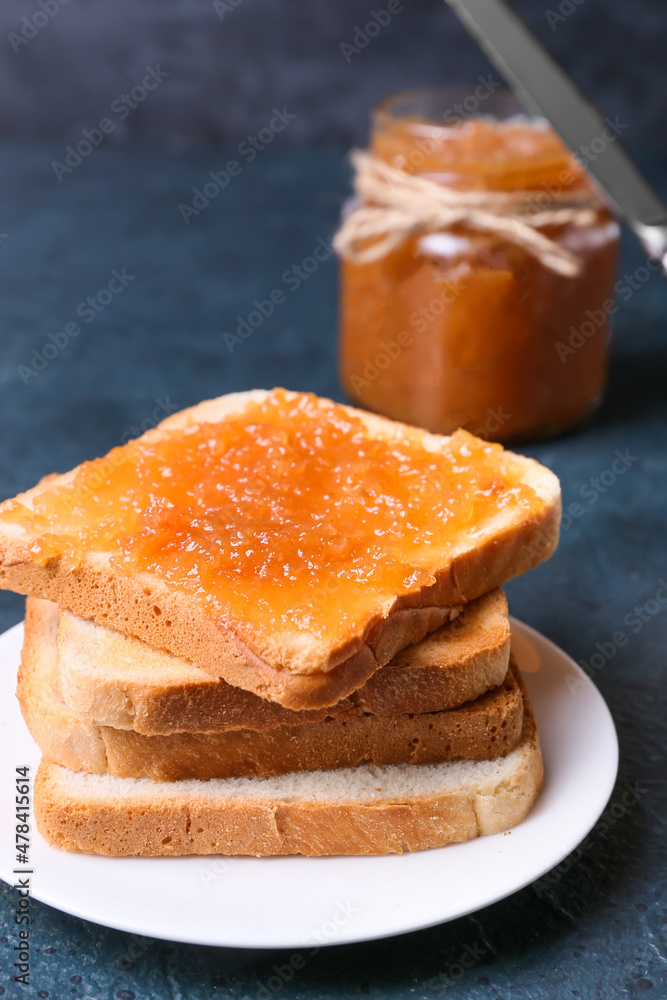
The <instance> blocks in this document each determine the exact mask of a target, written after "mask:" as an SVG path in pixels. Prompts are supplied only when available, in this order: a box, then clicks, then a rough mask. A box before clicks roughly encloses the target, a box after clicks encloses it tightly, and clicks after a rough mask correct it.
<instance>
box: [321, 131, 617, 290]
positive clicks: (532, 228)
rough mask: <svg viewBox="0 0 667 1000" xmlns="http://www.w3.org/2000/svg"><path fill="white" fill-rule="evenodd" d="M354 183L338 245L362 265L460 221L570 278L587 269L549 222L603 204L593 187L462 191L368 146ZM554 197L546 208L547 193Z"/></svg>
mask: <svg viewBox="0 0 667 1000" xmlns="http://www.w3.org/2000/svg"><path fill="white" fill-rule="evenodd" d="M350 159H351V161H352V164H353V166H354V168H355V178H354V190H355V192H356V194H357V196H358V198H359V201H360V203H359V204H358V206H357V207H355V208H354V209H353V210H352V212H351V213H350V214H349V215H348V216H347V218H346V219H345V220H344V221H343V223H342V225H341V227H340V229H339V230H338V232H337V233H336V235H335V237H334V240H333V246H334V249H335V250H336V251H337V252H338V253H339V254H341V256H343V257H345V258H347V259H348V260H351V261H353V262H355V263H358V264H366V263H370V262H372V261H375V260H380V259H381V258H382V257H385V256H386V255H387V254H388V253H390V252H391V251H392V250H394V249H395V248H396V247H397V246H399V244H400V243H402V242H403V241H404V240H405V239H406V238H407V237H409V236H413V235H415V234H418V233H429V232H437V231H445V230H448V229H451V228H452V227H454V226H459V227H462V228H465V229H470V230H477V231H481V232H487V233H493V234H495V235H496V236H499V237H501V238H502V239H503V240H505V241H507V242H508V243H513V244H514V245H515V246H518V247H521V248H523V249H524V250H525V251H526V252H528V253H530V254H531V255H532V256H534V257H536V258H537V259H538V260H539V261H540V262H541V263H542V264H543V266H544V267H546V268H548V269H549V270H551V271H555V272H556V273H557V274H562V275H564V276H565V277H575V276H576V275H577V274H579V273H580V271H581V262H580V260H579V258H578V257H577V256H576V255H575V254H573V253H571V252H570V251H569V250H566V249H565V247H563V246H561V245H560V244H559V243H557V242H556V241H555V240H554V239H551V238H550V237H548V236H545V235H544V233H541V232H539V230H540V229H541V228H542V227H545V226H564V225H568V224H569V225H574V226H578V227H579V226H590V225H593V224H594V223H595V221H596V215H597V213H598V212H599V211H600V210H601V209H603V208H604V203H603V201H602V199H601V198H600V197H599V196H598V195H597V194H596V193H595V192H594V191H591V190H587V191H582V192H581V193H572V192H568V191H565V190H563V191H561V192H559V191H556V192H553V193H552V192H549V193H547V192H545V191H511V192H502V191H461V190H456V189H453V188H451V187H447V186H445V185H443V184H438V183H437V182H435V181H432V180H429V179H428V178H427V177H420V176H417V175H415V174H409V173H406V172H405V171H403V170H397V169H396V168H394V167H390V166H389V165H388V164H387V163H385V162H384V161H383V160H381V159H379V158H378V157H376V156H374V155H373V154H371V153H368V152H365V151H364V150H360V149H357V150H353V151H352V153H351V154H350ZM545 199H547V200H548V202H549V203H550V205H549V207H547V208H545V207H544V204H542V203H543V202H544V200H545Z"/></svg>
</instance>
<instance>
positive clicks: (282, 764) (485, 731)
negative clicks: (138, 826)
mask: <svg viewBox="0 0 667 1000" xmlns="http://www.w3.org/2000/svg"><path fill="white" fill-rule="evenodd" d="M43 611H44V606H43V605H38V606H37V607H36V608H35V607H34V606H33V609H32V620H31V621H30V622H29V625H28V628H27V630H26V640H25V642H24V647H23V652H22V656H21V669H20V672H19V683H18V692H17V693H18V698H19V703H20V705H21V711H22V713H23V717H24V719H25V721H26V724H27V726H28V729H29V730H30V732H31V734H32V736H33V738H34V740H35V741H36V743H37V744H38V746H39V747H40V749H41V751H42V753H43V754H44V757H45V758H47V759H49V760H51V761H53V762H54V763H57V764H62V765H64V766H66V767H71V768H72V769H73V770H77V771H90V772H93V773H109V774H113V775H116V776H117V777H132V778H141V777H149V778H152V779H153V780H155V781H178V780H184V779H188V778H197V779H208V778H232V777H254V776H266V775H272V774H285V773H288V772H290V771H303V770H308V771H315V770H327V769H333V768H340V767H351V766H355V765H357V764H361V763H373V764H376V765H383V764H399V763H411V764H421V763H439V762H440V761H442V760H449V759H453V758H456V757H466V758H468V759H472V760H484V759H489V758H491V757H495V756H500V755H505V754H507V753H509V752H511V750H513V749H514V747H515V746H516V744H517V743H518V741H519V738H520V735H521V727H522V723H523V700H522V697H521V692H520V689H519V686H518V682H517V680H516V676H515V674H514V673H513V672H512V671H510V672H508V675H507V677H506V679H505V682H504V684H503V685H501V686H500V687H498V688H495V689H494V690H493V691H489V692H487V693H486V694H485V695H482V696H481V698H478V699H477V700H476V701H474V702H469V703H467V704H466V705H463V706H461V707H460V708H457V709H454V710H452V711H449V712H435V713H426V714H423V715H417V716H412V715H400V716H373V715H368V714H363V715H356V716H354V715H350V716H343V717H341V718H336V719H328V720H327V721H324V722H305V723H300V724H298V725H289V726H277V727H274V728H272V729H269V730H260V731H257V730H244V729H233V730H228V731H226V732H214V733H172V734H171V735H168V736H142V735H141V734H139V733H136V732H134V731H133V730H122V729H113V728H111V727H108V726H96V725H95V724H91V723H89V722H86V721H84V720H82V719H79V718H78V717H77V716H76V715H75V714H74V713H73V712H71V711H70V710H69V709H68V708H67V706H66V705H65V704H64V703H63V701H62V698H61V697H60V692H59V689H58V648H57V642H56V636H55V634H54V631H53V626H52V621H49V620H48V618H47V616H46V615H44V614H42V612H43ZM47 611H48V609H47ZM51 617H52V616H51Z"/></svg>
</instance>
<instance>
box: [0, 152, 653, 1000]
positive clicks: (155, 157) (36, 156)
mask: <svg viewBox="0 0 667 1000" xmlns="http://www.w3.org/2000/svg"><path fill="white" fill-rule="evenodd" d="M61 158H62V153H61V151H60V150H57V149H52V148H47V147H43V148H35V147H32V148H16V147H5V148H2V149H0V204H1V212H0V229H1V230H2V235H1V236H0V289H1V291H0V337H1V339H2V349H1V351H0V427H1V428H2V432H1V433H2V446H1V448H0V498H4V497H7V496H11V495H13V494H14V493H16V492H17V491H19V490H22V489H25V488H27V487H29V486H31V485H33V484H34V483H35V481H36V480H37V479H38V478H39V477H40V476H42V475H44V474H45V473H47V472H51V471H53V470H59V471H64V470H66V469H68V468H70V467H71V466H73V465H75V464H77V463H78V462H80V461H81V460H83V459H85V458H90V457H93V456H95V455H99V454H103V453H104V452H106V451H107V450H108V449H109V448H110V447H112V446H113V445H115V444H117V443H118V442H119V441H120V440H121V439H127V437H128V436H130V435H132V434H135V433H137V428H140V427H141V426H142V423H143V426H144V427H147V426H149V425H150V422H151V421H153V420H155V419H156V418H157V419H160V418H161V416H162V415H163V410H164V409H168V408H170V407H171V408H180V407H183V406H187V405H189V404H191V403H195V402H197V401H198V400H200V399H204V398H207V397H211V396H216V395H220V394H221V393H225V392H229V391H231V390H238V389H246V388H250V387H253V386H271V385H285V386H287V387H289V388H295V389H297V388H299V389H309V390H312V391H315V392H318V393H321V394H324V395H328V396H332V397H334V398H337V399H342V398H343V397H342V394H341V389H340V385H339V383H338V379H337V374H336V363H335V350H336V297H337V268H336V263H335V261H334V260H333V258H331V257H330V256H329V257H328V258H327V259H325V260H323V261H322V262H321V263H319V265H318V267H317V269H316V270H314V271H313V272H312V273H311V274H309V275H306V273H305V272H304V271H300V272H299V270H294V269H295V268H297V269H300V265H301V262H302V261H303V260H304V259H305V258H307V257H309V256H311V255H312V252H313V250H314V248H315V247H316V246H318V245H319V246H322V245H323V244H322V243H321V242H319V243H318V241H320V240H321V241H323V243H324V244H326V242H327V240H328V239H329V237H330V235H331V234H332V232H333V231H334V229H335V226H336V221H337V218H338V214H339V211H340V205H341V202H342V200H343V198H344V196H345V192H346V190H347V185H348V173H347V169H346V167H345V164H344V160H343V153H342V151H340V150H335V149H328V150H327V149H320V150H316V149H315V150H302V151H293V152H282V153H278V152H277V151H271V150H267V151H266V152H264V153H263V154H262V155H260V156H258V157H257V159H256V160H255V161H254V162H253V163H251V164H247V165H245V166H244V168H243V171H242V173H241V174H240V175H239V176H236V177H233V178H232V179H231V180H230V183H229V185H228V186H227V187H226V188H225V190H224V191H222V192H221V193H218V194H216V195H214V197H212V198H211V199H210V202H209V204H204V200H201V199H200V200H199V201H198V205H199V206H200V207H199V209H198V213H199V214H197V215H192V216H191V217H190V218H189V221H188V222H187V223H186V222H185V221H184V218H183V214H184V213H183V211H182V210H181V209H179V205H188V204H190V205H191V204H192V200H193V190H194V188H200V189H202V188H203V185H204V184H206V183H207V181H208V180H209V177H208V174H209V171H217V170H221V169H223V168H224V166H225V164H226V162H227V160H228V159H229V155H228V153H227V152H226V151H225V150H220V149H211V150H208V151H206V152H201V153H198V154H196V155H189V156H187V157H182V158H174V157H171V156H168V155H166V154H162V153H158V152H151V151H146V150H129V151H104V150H96V151H95V152H94V153H93V154H92V155H91V156H90V157H88V158H87V159H86V160H84V161H83V162H82V163H81V164H80V165H79V166H77V167H76V168H75V169H73V170H72V172H71V173H69V174H66V175H65V176H64V177H63V180H62V181H61V182H59V181H58V180H57V179H56V177H55V174H54V171H53V169H52V167H51V163H52V161H53V160H54V159H61ZM652 169H653V176H654V178H656V179H657V181H658V182H660V179H661V177H666V176H667V172H666V171H665V170H664V169H661V168H660V165H657V166H656V165H655V164H653V165H652ZM208 190H209V192H211V189H210V188H209V189H208ZM185 214H187V213H185ZM319 256H321V257H326V254H325V253H324V252H322V253H320V254H319ZM643 262H644V257H643V254H642V251H641V249H640V248H639V246H638V245H637V244H636V243H635V241H634V240H633V239H632V238H631V237H628V238H627V239H626V241H625V247H624V258H623V263H622V272H621V273H622V274H628V275H630V276H631V277H632V276H633V275H636V276H637V275H638V276H640V277H641V278H643V277H644V272H641V271H637V270H636V269H637V268H641V266H642V264H643ZM114 269H115V270H116V271H117V272H120V273H121V274H124V275H125V276H126V277H125V279H124V287H121V286H122V285H123V282H116V283H115V284H114V288H116V289H117V293H116V294H113V295H112V296H111V301H110V302H108V303H107V304H105V305H104V307H103V309H102V311H100V312H94V318H92V319H90V321H89V322H86V317H87V316H88V317H90V312H86V306H85V300H86V299H87V298H88V297H91V296H92V297H95V296H97V293H98V291H99V290H100V289H105V288H106V287H107V286H108V283H109V281H110V279H111V277H112V271H113V270H114ZM123 269H125V270H123ZM299 273H301V274H302V275H304V278H303V280H301V279H299V281H298V282H297V280H296V279H297V278H298V275H299ZM130 276H131V278H130ZM294 276H296V278H295V277H294ZM633 280H634V284H635V285H636V288H635V290H634V291H632V294H631V295H630V296H628V297H627V301H625V302H623V303H622V305H621V308H620V311H619V312H618V314H617V316H616V317H615V336H614V342H613V356H612V364H611V371H610V379H609V388H608V392H607V395H606V398H605V401H604V404H603V406H602V408H601V410H600V411H599V413H598V415H597V417H596V419H595V420H594V421H593V422H592V423H590V424H589V425H588V426H586V427H585V428H583V429H581V430H579V431H577V432H576V433H573V434H571V435H569V436H566V437H563V438H561V439H559V440H557V441H552V442H548V443H544V444H540V445H536V446H531V447H529V448H526V449H524V450H525V451H526V452H527V453H529V454H531V455H534V456H535V457H537V458H539V459H540V461H542V462H544V463H545V464H546V465H548V466H549V467H551V468H552V469H553V470H554V471H555V472H556V473H557V474H558V475H559V476H560V478H561V480H562V484H563V492H564V503H565V507H566V508H567V506H568V505H569V504H571V503H579V504H580V505H581V509H582V513H581V516H579V517H577V518H571V519H569V522H568V521H566V522H565V523H564V525H563V527H564V530H563V532H562V541H561V543H560V547H559V549H558V552H557V554H556V555H555V556H554V557H553V559H552V560H551V561H550V562H548V563H547V564H545V565H544V566H542V567H540V568H539V569H537V570H535V571H533V572H531V573H530V574H529V575H528V576H527V577H524V578H520V579H518V580H514V581H512V582H511V583H510V584H509V585H508V587H507V592H508V596H509V599H510V606H511V610H512V611H513V613H514V614H515V615H516V616H518V617H519V618H522V619H523V620H524V621H526V622H529V623H530V624H531V625H533V626H534V627H536V628H537V629H539V630H540V631H541V632H543V633H545V634H546V635H547V636H549V637H550V638H551V639H553V640H554V641H555V642H557V643H558V644H559V645H561V646H562V647H563V648H564V649H565V650H567V652H569V653H570V654H571V655H572V656H574V657H575V659H578V660H584V661H586V663H590V661H591V657H594V654H595V653H596V652H599V649H598V644H600V645H601V646H602V648H603V649H606V650H607V655H603V656H602V658H600V657H597V658H595V657H594V661H593V662H594V664H598V665H599V664H600V660H601V659H602V660H604V663H603V665H600V666H597V667H596V669H594V670H593V677H594V681H595V683H596V684H597V685H598V687H599V689H600V690H601V692H602V694H603V695H604V697H605V699H606V701H607V703H608V705H609V707H610V709H611V711H612V714H613V716H614V719H615V722H616V725H617V728H618V733H619V738H620V746H621V765H620V774H619V781H618V785H617V788H616V791H615V792H614V796H613V798H612V803H611V804H610V807H609V809H608V810H607V813H606V820H605V822H603V823H601V824H598V827H597V828H596V829H595V830H594V831H593V832H592V834H591V835H590V838H589V839H588V841H587V842H586V846H587V848H588V849H587V850H583V851H582V850H578V851H575V853H574V854H573V855H572V856H571V858H570V859H569V860H568V861H567V862H564V863H563V864H562V865H561V866H559V868H558V869H557V870H556V871H555V872H554V873H552V875H551V877H550V878H549V879H548V881H546V882H544V881H543V882H541V883H539V884H538V885H537V886H532V887H528V888H526V889H524V890H523V891H521V892H519V893H517V894H516V895H514V896H512V897H510V898H509V899H506V900H504V901H503V902H500V903H497V904H495V905H493V906H490V907H488V908H487V909H485V910H483V911H481V912H479V913H476V914H474V915H472V916H469V917H465V918H463V919H461V920H457V921H454V922H453V923H450V924H445V925H442V926H439V927H435V928H432V929H430V930H426V931H420V932H418V933H413V934H407V935H405V936H403V937H400V938H395V939H392V940H386V941H378V942H372V943H368V944H360V945H353V946H344V947H332V948H329V949H324V950H322V951H321V952H320V953H319V954H318V955H317V956H314V957H312V958H310V959H309V961H308V963H307V964H306V966H305V968H303V969H300V970H299V971H298V972H295V974H294V976H293V978H292V979H291V980H289V981H285V979H284V978H283V979H282V980H277V979H276V978H275V975H276V973H275V970H274V966H276V965H277V966H281V965H283V964H284V963H285V961H287V960H289V953H282V952H267V951H264V952H253V951H241V950H231V949H229V950H228V949H215V948H203V947H201V948H200V947H191V946H185V945H183V946H181V945H177V944H166V943H164V942H160V941H153V940H148V939H146V940H144V941H142V942H139V943H138V944H137V943H135V946H134V947H133V949H132V954H133V955H134V957H133V958H129V957H128V948H129V946H130V945H131V944H132V942H131V941H130V939H129V938H128V936H127V935H125V934H123V933H120V932H118V931H114V930H108V929H105V928H103V927H100V926H97V925H95V924H91V923H87V922H86V921H83V920H80V919H77V918H74V917H70V916H67V915H65V914H61V913H59V912H58V911H56V910H54V909H52V908H50V907H48V906H45V905H41V904H39V903H35V905H34V911H33V925H32V937H31V951H32V972H31V986H30V988H29V989H26V988H25V987H22V986H19V985H17V984H15V983H13V982H12V981H11V976H12V975H13V969H12V963H13V961H14V959H13V950H12V949H13V947H14V945H15V944H16V941H17V935H16V927H15V925H14V923H13V917H14V911H15V906H16V896H15V893H14V890H12V889H11V888H9V887H7V886H4V885H3V886H2V890H1V891H2V904H3V925H2V931H1V934H2V936H0V944H1V945H2V947H3V951H2V953H1V955H2V957H1V959H0V961H1V963H2V965H1V977H0V982H1V983H2V985H1V986H0V997H9V998H14V997H25V996H28V995H30V996H37V997H40V998H46V997H55V998H58V1000H60V998H65V997H68V998H69V997H72V998H74V997H78V998H82V1000H83V998H94V1000H111V998H115V1000H144V998H146V1000H148V998H150V997H154V998H181V997H188V998H189V1000H202V998H210V997H227V996H229V997H239V998H240V997H256V996H257V997H258V996H263V997H266V996H267V995H271V996H273V995H275V996H276V997H278V998H284V1000H288V998H291V997H333V996H335V997H355V996H359V995H360V994H361V995H369V996H382V997H406V998H407V997H411V998H412V997H416V998H419V997H435V996H438V995H445V994H446V995H447V996H449V997H452V998H454V997H464V996H465V997H489V998H491V997H493V998H506V1000H507V998H509V997H516V998H523V997H531V998H532V997H558V998H566V997H594V998H615V997H633V996H636V995H639V994H640V993H643V992H644V991H647V990H651V989H653V990H654V993H653V994H652V995H653V996H656V997H657V996H666V995H667V985H666V982H665V972H666V969H667V961H666V958H665V954H666V949H665V930H666V928H667V923H666V922H667V916H665V915H664V913H665V910H664V902H663V900H664V895H665V889H667V872H666V866H665V841H666V833H665V831H666V824H667V812H666V810H665V802H666V798H667V795H666V787H665V773H666V769H665V744H666V742H667V724H666V712H665V699H664V697H663V690H664V677H665V668H666V667H667V604H665V603H664V602H662V603H661V602H660V601H659V600H657V601H656V600H655V598H656V594H660V593H664V592H661V591H660V587H661V583H660V581H661V580H664V579H665V578H666V577H667V560H666V559H665V553H666V550H667V512H666V507H665V497H666V495H667V435H666V417H667V337H666V336H665V335H666V332H667V331H666V330H665V320H664V315H665V311H666V309H667V285H665V283H664V282H663V280H662V279H661V278H660V277H659V276H658V275H655V274H653V275H652V276H651V278H650V280H648V281H644V280H639V279H638V278H637V277H636V278H635V279H633ZM297 284H298V287H296V286H297ZM276 288H278V289H281V290H282V291H284V292H285V301H284V302H283V303H282V304H281V305H280V306H278V307H277V308H276V309H275V311H274V313H273V315H272V316H270V317H268V318H266V319H265V321H264V322H263V323H262V325H261V326H259V327H258V328H257V329H256V330H255V332H254V333H253V334H252V336H251V337H250V338H248V339H247V340H245V341H243V342H242V343H240V344H238V343H237V344H232V348H233V349H232V350H230V349H229V346H228V343H229V338H225V336H224V334H225V333H234V332H235V330H236V327H237V325H238V323H239V318H244V317H246V316H247V315H248V314H249V313H250V312H251V310H252V309H253V300H254V299H259V300H264V299H267V298H268V297H269V295H270V293H271V291H272V290H273V289H276ZM108 298H110V296H108V295H105V294H103V295H102V296H101V298H100V299H98V300H97V303H98V305H99V304H100V303H102V302H104V300H106V299H108ZM82 302H83V303H84V306H83V307H82V309H80V310H79V313H77V308H78V307H79V304H80V303H82ZM82 313H83V315H82ZM68 323H78V325H79V326H80V328H81V332H80V333H79V334H77V335H75V336H73V337H71V338H69V342H66V340H65V338H63V337H62V336H60V337H58V334H60V333H62V331H67V329H68V328H67V326H66V324H68ZM69 330H70V331H71V330H72V327H71V326H70V327H69ZM49 334H53V335H54V338H55V342H56V343H58V342H59V343H60V345H64V346H60V347H59V348H58V350H57V352H56V353H55V356H53V357H48V358H45V356H44V354H43V353H42V352H43V347H44V345H45V344H51V343H54V340H53V339H50V338H49V336H48V335H49ZM33 349H34V351H35V353H33ZM46 354H47V355H53V354H54V351H53V350H51V349H48V350H47V352H46ZM38 356H39V357H41V358H43V359H44V362H45V363H44V364H42V363H41V362H40V361H39V359H38ZM31 366H32V367H31ZM38 368H39V369H41V370H37V369H38ZM618 451H620V452H621V453H622V454H623V455H626V457H627V468H626V471H624V472H622V473H620V474H614V473H610V472H609V470H611V469H612V463H613V462H614V459H615V456H616V453H617V452H618ZM616 468H617V469H618V468H619V465H618V463H617V465H616ZM601 476H602V481H600V477H601ZM612 478H613V482H611V480H612ZM596 481H597V485H596ZM605 483H607V485H604V484H605ZM652 599H653V603H651V601H652ZM646 602H649V604H648V607H649V608H650V609H651V611H650V613H647V614H644V616H643V617H644V618H645V619H646V620H645V621H642V622H641V627H639V628H638V627H637V626H636V625H632V626H631V627H629V626H628V616H629V615H630V616H632V615H633V614H634V612H633V609H635V608H636V607H637V606H640V607H642V606H643V605H644V604H645V603H646ZM656 604H657V605H659V607H658V610H657V611H656V610H655V608H656ZM21 616H22V599H21V598H19V597H16V596H15V595H10V594H0V629H5V628H8V627H9V626H10V625H12V624H13V623H14V622H16V621H18V620H20V618H21ZM624 621H625V624H624ZM632 621H633V622H634V621H635V619H634V618H632ZM619 630H624V631H625V632H627V634H628V641H627V643H625V644H623V645H621V644H620V643H619V644H616V643H615V640H613V639H612V637H613V636H614V633H616V632H618V631H619ZM609 650H611V655H608V654H609ZM637 782H638V783H639V784H638V785H636V783H637ZM628 784H630V785H631V786H633V787H637V788H638V789H640V792H639V794H638V800H637V801H635V802H634V804H633V805H631V806H627V805H624V804H623V801H622V798H623V793H624V791H625V789H626V786H627V785H628ZM627 801H628V797H627V796H626V803H627ZM614 806H615V808H614ZM441 889H442V887H441ZM441 889H440V890H439V889H438V887H434V891H441ZM131 905H132V901H131V900H130V899H128V906H129V907H131ZM466 947H468V948H470V949H472V950H475V949H476V959H475V962H474V964H473V966H472V967H471V968H467V969H464V968H463V966H462V965H461V964H460V963H459V958H460V957H461V955H462V954H465V953H466V952H465V949H466ZM482 952H483V954H482ZM441 974H444V976H441ZM439 976H441V978H440V979H439V980H438V978H437V977H439ZM272 977H274V978H272ZM267 984H269V985H268V986H267Z"/></svg>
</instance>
